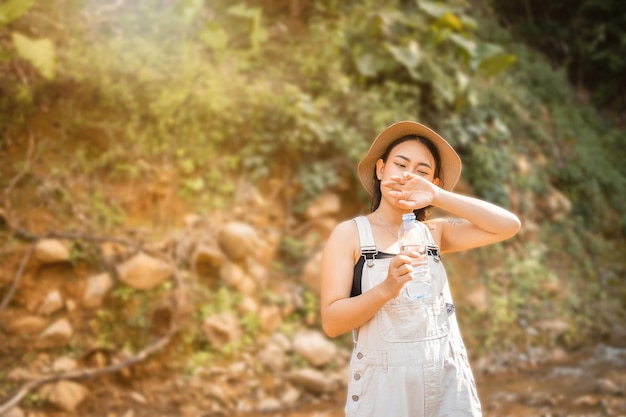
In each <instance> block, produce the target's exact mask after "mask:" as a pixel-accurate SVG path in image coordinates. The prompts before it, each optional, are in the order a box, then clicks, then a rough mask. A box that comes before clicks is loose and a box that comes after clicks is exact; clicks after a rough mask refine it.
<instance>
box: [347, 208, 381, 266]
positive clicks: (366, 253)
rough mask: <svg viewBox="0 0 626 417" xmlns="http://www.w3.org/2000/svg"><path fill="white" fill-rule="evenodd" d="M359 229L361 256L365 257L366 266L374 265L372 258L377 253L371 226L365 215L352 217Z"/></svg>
mask: <svg viewBox="0 0 626 417" xmlns="http://www.w3.org/2000/svg"><path fill="white" fill-rule="evenodd" d="M353 220H354V221H355V222H356V226H357V228H358V229H359V241H360V244H361V256H363V257H364V258H365V261H366V262H367V266H368V267H370V268H371V267H372V266H374V259H375V258H376V255H378V249H377V248H376V243H375V242H374V234H373V233H372V226H371V225H370V222H369V220H367V217H365V216H358V217H355V218H354V219H353Z"/></svg>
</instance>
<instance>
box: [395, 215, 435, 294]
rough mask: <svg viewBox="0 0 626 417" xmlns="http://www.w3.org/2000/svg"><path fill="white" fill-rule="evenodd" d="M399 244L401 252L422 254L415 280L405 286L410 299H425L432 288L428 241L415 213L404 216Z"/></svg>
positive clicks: (414, 267) (414, 271) (416, 268)
mask: <svg viewBox="0 0 626 417" xmlns="http://www.w3.org/2000/svg"><path fill="white" fill-rule="evenodd" d="M398 242H399V244H400V250H401V251H414V252H417V253H419V254H420V259H419V260H416V261H415V262H414V263H413V264H412V266H413V280H412V281H409V282H407V283H406V284H405V286H404V288H405V292H406V295H407V296H408V297H409V298H413V299H419V298H424V297H425V296H426V295H427V294H428V293H429V292H430V289H431V287H432V279H431V276H430V268H429V267H428V253H427V252H428V248H427V243H428V239H427V236H426V231H425V230H424V228H423V227H422V226H421V225H420V224H418V223H417V222H416V221H415V214H414V213H407V214H403V215H402V224H401V225H400V230H399V231H398Z"/></svg>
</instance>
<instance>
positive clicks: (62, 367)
mask: <svg viewBox="0 0 626 417" xmlns="http://www.w3.org/2000/svg"><path fill="white" fill-rule="evenodd" d="M76 369H78V362H76V360H75V359H72V358H69V357H67V356H62V357H60V358H58V359H55V361H54V362H52V371H53V372H55V373H63V372H69V371H74V370H76Z"/></svg>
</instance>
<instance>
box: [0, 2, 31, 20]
mask: <svg viewBox="0 0 626 417" xmlns="http://www.w3.org/2000/svg"><path fill="white" fill-rule="evenodd" d="M34 2H35V0H7V1H5V2H4V3H2V4H0V25H6V24H7V23H9V22H12V21H14V20H15V19H17V18H18V17H20V16H21V15H23V14H24V13H26V12H27V11H28V9H30V7H31V6H32V5H33V3H34Z"/></svg>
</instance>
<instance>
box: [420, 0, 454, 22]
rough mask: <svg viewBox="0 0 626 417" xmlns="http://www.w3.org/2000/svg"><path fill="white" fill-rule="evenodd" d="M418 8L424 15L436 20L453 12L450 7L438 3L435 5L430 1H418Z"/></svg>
mask: <svg viewBox="0 0 626 417" xmlns="http://www.w3.org/2000/svg"><path fill="white" fill-rule="evenodd" d="M418 6H419V8H420V9H422V10H423V11H424V12H425V13H426V14H428V15H430V16H431V17H434V18H436V19H441V18H442V17H443V16H444V15H445V14H446V13H451V12H453V11H454V9H453V8H452V7H450V6H448V5H446V4H444V3H440V2H436V3H435V2H431V1H420V2H419V3H418Z"/></svg>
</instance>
